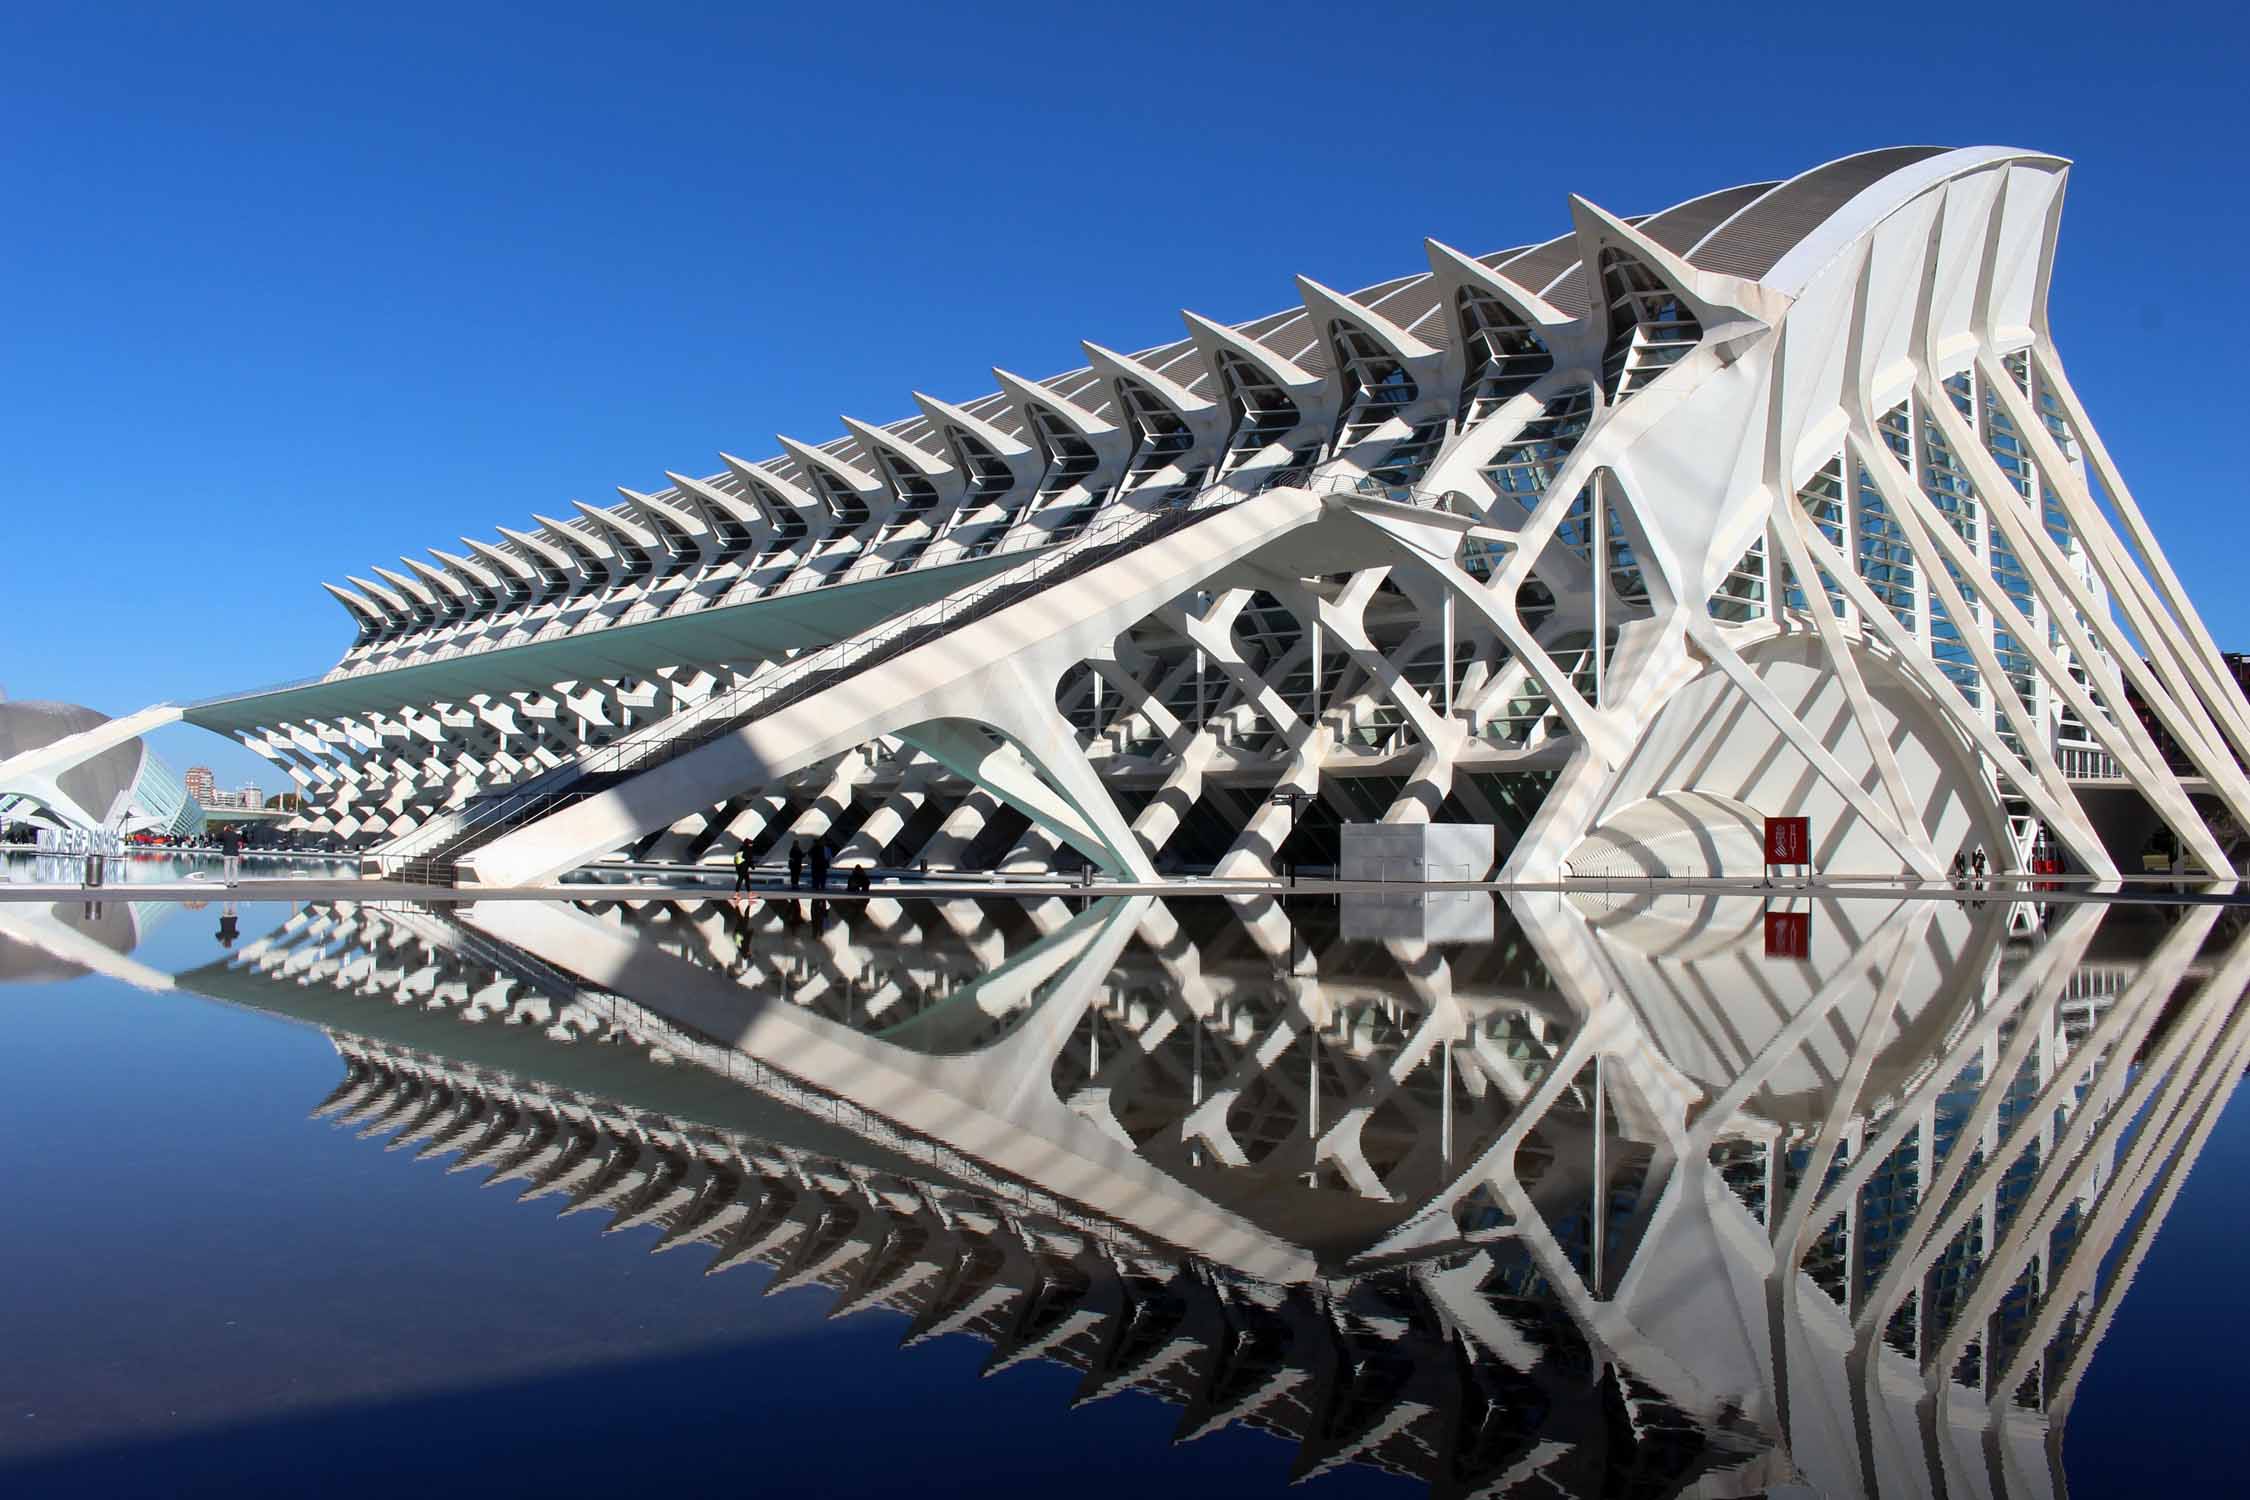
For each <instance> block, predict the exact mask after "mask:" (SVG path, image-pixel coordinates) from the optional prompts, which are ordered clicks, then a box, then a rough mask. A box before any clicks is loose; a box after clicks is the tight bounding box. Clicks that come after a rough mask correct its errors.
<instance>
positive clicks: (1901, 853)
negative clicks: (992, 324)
mask: <svg viewBox="0 0 2250 1500" xmlns="http://www.w3.org/2000/svg"><path fill="white" fill-rule="evenodd" d="M2067 172H2068V167H2067V164H2066V163H2065V162H2063V161H2061V160H2059V159H2057V158H2055V157H2051V156H2045V155H2040V154H2037V153H2032V152H2025V151H2014V150H2005V149H1999V148H1974V149H1963V150H1946V149H1940V148H1936V147H1900V148H1894V149H1889V150H1882V151H1873V152H1868V153H1865V154H1863V155H1859V156H1854V157H1850V158H1847V159H1844V160H1841V161H1836V162H1831V163H1829V164H1827V165H1825V166H1821V167H1817V168H1815V169H1813V170H1811V171H1809V172H1806V173H1804V174H1802V175H1800V176H1798V177H1795V178H1793V179H1790V180H1789V181H1786V182H1781V183H1754V184H1749V185H1746V186H1743V187H1737V188H1730V189H1726V190H1724V191H1721V192H1717V193H1710V194H1706V195H1704V196H1702V197H1698V198H1694V199H1691V200H1689V201H1687V202H1684V203H1681V204H1678V205H1676V206H1674V207H1672V208H1669V209H1666V210H1664V211H1663V212H1661V213H1656V214H1650V215H1646V216H1643V217H1638V218H1631V219H1626V218H1619V217H1616V216H1614V215H1612V214H1609V213H1607V212H1604V211H1603V210H1602V209H1600V208H1597V207H1595V206H1594V205H1593V204H1591V203H1587V202H1585V201H1583V200H1580V199H1573V200H1572V201H1571V203H1570V205H1569V208H1570V222H1569V225H1568V228H1567V230H1566V232H1564V233H1563V234H1561V235H1559V236H1557V237H1555V238H1552V239H1549V240H1546V241H1544V242H1543V243H1538V244H1531V245H1526V246H1522V247H1518V248H1514V249H1507V250H1501V251H1497V252H1492V253H1487V254H1481V255H1471V254H1466V253H1462V252H1459V251H1455V250H1452V249H1449V248H1447V247H1445V246H1443V245H1438V244H1435V243H1432V244H1430V245H1429V246H1428V258H1429V269H1428V270H1427V271H1424V272H1419V273H1415V274H1410V275H1404V276H1401V277H1399V278H1398V279H1396V280H1393V281H1388V282H1385V283H1382V284H1380V285H1377V286H1374V287H1369V288H1366V289H1364V290H1361V291H1359V292H1357V293H1353V294H1350V295H1346V294H1344V293H1340V292H1336V291H1332V290H1330V289H1328V288H1326V287H1323V286H1319V285H1317V284H1315V283H1313V282H1310V281H1304V280H1300V281H1299V283H1298V293H1299V299H1300V300H1299V303H1298V305H1296V306H1293V307H1291V308H1289V309H1287V310H1285V311H1282V312H1278V313H1275V314H1274V315H1272V316H1270V317H1267V318H1262V319H1259V320H1256V321H1254V322H1251V323H1248V324H1244V325H1242V326H1240V327H1232V328H1230V327H1224V326H1221V325H1219V324H1217V323H1213V322H1211V321H1208V320H1206V319H1203V318H1200V317H1197V316H1195V315H1194V314H1192V313H1191V314H1188V315H1186V321H1187V334H1188V336H1187V337H1186V338H1184V339H1182V340H1181V341H1179V342H1177V343H1174V344H1170V345H1166V346H1163V347H1161V348H1156V349H1149V350H1143V351H1141V352H1139V353H1138V354H1134V355H1124V354H1119V353H1115V352H1113V351H1111V350H1109V349H1107V348H1104V347H1102V346H1100V345H1097V344H1091V343H1089V344H1087V345H1086V346H1085V353H1086V357H1087V360H1088V363H1087V364H1086V365H1085V366H1084V367H1083V368H1080V369H1076V370H1073V371H1070V372H1069V373H1066V374H1063V375H1059V376H1055V377H1052V378H1050V379H1046V380H1039V381H1034V380H1028V379H1024V378H1021V377H1018V376H1015V375H1012V374H1009V373H1008V372H1006V371H996V372H995V375H996V378H997V380H998V382H999V387H1000V388H999V390H997V391H996V392H994V393H993V394H990V395H987V396H984V397H982V398H980V399H977V400H974V401H969V402H965V403H958V404H956V403H950V402H946V401H941V400H938V399H936V398H934V397H930V396H925V395H919V394H917V395H916V396H915V397H914V403H915V406H916V408H917V414H916V415H914V416H913V417H912V418H910V419H908V420H906V421H902V422H895V423H892V424H890V425H888V426H876V425H873V424H870V423H864V422H859V421H854V420H850V419H846V421H845V424H844V425H845V427H846V428H847V430H848V435H847V436H845V437H842V438H839V439H836V440H834V441H831V442H828V443H825V444H821V445H814V444H811V443H807V442H800V441H797V440H794V439H790V438H783V439H781V440H780V447H781V450H782V451H781V453H780V454H778V455H777V456H774V457H772V458H768V459H765V460H762V461H758V462H751V461H746V460H742V459H737V458H734V457H731V456H725V455H722V462H723V468H721V469H720V470H719V471H718V472H716V473H710V474H706V475H704V476H702V477H695V476H693V475H690V474H688V473H685V472H680V473H668V474H667V475H666V476H665V479H664V483H662V484H661V485H651V486H648V487H645V488H643V489H638V490H632V489H628V490H621V491H620V495H621V499H620V500H619V501H618V502H617V503H614V504H610V505H590V504H584V503H580V502H572V504H571V505H570V506H568V507H558V510H560V511H561V512H562V513H561V514H559V515H540V516H535V517H533V518H532V519H531V520H530V522H528V523H527V524H525V525H523V526H521V527H507V526H504V527H501V528H499V530H498V534H497V535H496V536H495V537H492V538H490V539H485V540H476V539H463V540H462V541H461V542H460V543H459V545H458V547H450V546H449V547H446V548H441V549H437V550H434V551H433V552H432V553H431V555H430V557H429V558H427V559H413V558H409V559H405V560H403V562H402V563H401V565H400V566H399V567H396V568H391V567H374V568H370V569H369V570H368V571H367V573H366V575H365V576H353V577H351V578H348V579H347V580H345V582H344V583H343V584H342V585H336V584H331V585H329V586H328V587H329V589H330V592H331V593H333V594H334V595H335V597H336V598H337V600H338V601H339V603H340V604H341V605H342V607H343V608H344V610H345V611H346V612H347V613H348V614H349V616H350V617H351V619H352V621H353V622H354V625H355V627H356V629H357V632H358V634H357V638H356V640H355V641H354V643H353V644H352V645H351V647H350V649H349V650H347V651H346V652H345V654H344V657H343V659H342V661H341V662H339V663H338V664H337V666H336V667H335V668H333V669H332V670H331V671H329V672H328V673H327V674H326V675H325V676H323V677H321V678H319V679H316V680H313V681H309V682H305V683H300V684H296V685H293V686H291V687H288V688H284V689H278V690H271V691H264V692H260V693H255V694H248V695H243V696H239V697H234V698H229V699H223V700H217V701H213V702H207V703H202V704H198V705H194V706H193V707H191V708H189V709H188V710H186V711H185V716H186V717H187V718H189V719H190V720H191V721H194V722H197V723H201V724H204V725H207V726H208V727H210V728H213V729H215V730H219V731H221V732H224V733H229V734H233V735H236V736H238V737H240V738H241V739H242V740H243V741H244V742H245V743H247V744H249V745H251V746H252V747H253V748H254V749H256V750H257V751H259V752H260V753H261V754H263V755H265V756H267V757H268V758H270V759H271V760H272V761H273V762H274V763H275V764H276V765H278V766H280V767H282V768H283V769H285V770H286V771H287V772H288V774H289V775H290V776H291V778H292V779H293V780H294V781H295V783H296V785H297V786H298V788H299V789H300V790H301V791H302V792H303V794H304V798H305V805H306V809H307V810H306V812H305V814H304V826H305V827H306V828H307V830H308V831H312V832H317V833H321V834H327V835H333V836H337V837H340V838H343V839H345V840H348V841H349V842H351V843H352V844H354V845H355V846H358V847H360V848H362V849H364V850H367V851H369V853H370V855H371V857H372V859H373V862H374V863H375V864H376V865H377V866H378V867H380V868H384V869H388V870H393V871H398V872H403V873H410V874H425V875H429V876H431V877H433V878H440V879H453V878H459V879H461V880H463V881H476V882H484V883H503V884H506V883H520V882H524V881H529V880H534V879H539V878H544V877H548V876H552V875H554V874H557V873H559V872H562V871H566V870H569V869H572V868H574V867H577V866H580V865H582V864H584V863H586V862H588V861H591V860H596V859H600V858H603V857H605V856H609V855H611V854H613V853H616V852H618V851H628V852H630V853H632V854H634V855H637V856H639V857H642V858H649V859H665V860H687V861H705V862H720V861H724V860H726V859H728V858H730V857H731V855H732V853H733V851H734V849H735V848H736V847H738V846H739V845H742V844H745V843H747V844H749V845H750V846H751V847H752V849H753V852H754V853H755V854H757V855H759V856H760V857H766V856H768V855H769V854H773V853H777V852H778V851H779V850H780V849H781V848H782V847H783V845H784V844H785V843H787V842H789V841H791V840H793V839H805V838H812V837H826V838H829V839H831V840H832V841H833V842H834V843H836V844H837V845H838V846H839V847H840V850H841V853H842V857H843V858H844V860H845V861H846V862H847V863H850V862H876V863H886V864H892V865H908V864H915V863H924V862H926V863H927V864H929V865H931V866H932V867H935V868H959V867H972V868H980V867H991V866H1045V865H1048V864H1051V863H1054V862H1057V861H1058V860H1059V861H1060V862H1063V863H1070V862H1073V861H1075V860H1076V859H1077V858H1078V857H1079V856H1081V855H1083V856H1084V857H1086V858H1089V859H1091V860H1092V861H1094V862H1095V863H1097V864H1099V865H1100V866H1102V867H1104V868H1106V869H1108V870H1111V871H1114V872H1117V873H1120V874H1134V875H1144V876H1145V875H1149V874H1153V873H1158V872H1161V871H1165V870H1169V869H1201V868H1217V869H1219V870H1222V871H1225V872H1228V873H1255V872H1261V871H1267V870H1271V869H1273V868H1274V867H1275V865H1276V863H1277V861H1278V859H1279V857H1280V856H1279V853H1278V850H1279V846H1280V844H1281V843H1282V842H1283V840H1284V838H1285V837H1288V836H1290V833H1291V830H1292V828H1295V829H1296V833H1295V837H1296V839H1297V840H1298V843H1297V844H1296V846H1295V847H1293V848H1292V850H1291V851H1289V852H1290V854H1291V856H1293V857H1295V858H1297V859H1298V860H1300V861H1301V862H1316V863H1324V862H1327V861H1328V860H1331V859H1333V857H1334V856H1333V848H1334V838H1335V833H1334V830H1335V827H1336V825H1337V824H1339V823H1346V822H1358V821H1384V822H1391V823H1412V822H1421V821H1435V822H1461V823H1476V824H1485V825H1490V826H1492V827H1494V828H1496V829H1497V830H1498V831H1499V843H1500V860H1501V865H1502V869H1503V872H1504V873H1505V874H1506V875H1508V876H1511V877H1521V878H1552V877H1554V876H1555V875H1557V874H1558V873H1564V872H1568V873H1575V874H1580V875H1586V874H1600V873H1615V872H1619V871H1632V872H1636V873H1638V872H1665V873H1673V874H1685V873H1697V872H1706V871H1714V870H1716V871H1726V872H1736V871H1743V870H1754V869H1755V868H1757V865H1758V862H1759V844H1758V834H1759V824H1760V820H1761V819H1762V818H1763V817H1765V816H1768V815H1774V814H1803V815H1807V816H1809V817H1811V818H1812V820H1813V838H1814V854H1815V863H1816V865H1817V866H1818V867H1819V868H1821V869H1823V870H1826V871H1830V872H1865V873H1891V874H1897V873H1916V874H1921V875H1924V876H1933V875H1937V874H1939V873H1941V872H1942V871H1943V870H1944V869H1945V867H1946V865H1947V864H1948V862H1949V861H1950V860H1951V859H1952V857H1953V856H1954V855H1955V854H1956V853H1959V852H1963V851H1966V850H1969V849H1973V848H1976V847H1982V848H1985V849H1987V850H1988V851H1990V854H1991V856H1992V858H1993V861H1994V863H1995V865H1996V866H1997V867H1999V868H2002V869H2008V868H2015V867H2021V866H2023V865H2024V864H2025V863H2026V862H2027V861H2029V860H2030V859H2031V858H2032V857H2033V853H2034V849H2035V847H2038V848H2040V849H2041V852H2048V851H2051V852H2052V853H2054V854H2055V855H2056V856H2057V857H2059V858H2061V859H2063V860H2065V861H2066V862H2067V863H2068V864H2070V865H2071V866H2073V867H2075V868H2078V869H2081V870H2086V871H2091V872H2095V873H2098V874H2104V875H2106V874H2111V873H2115V872H2116V871H2117V870H2118V869H2119V868H2120V867H2121V866H2123V867H2126V868H2132V869H2138V868H2140V864H2141V856H2142V854H2143V852H2144V850H2145V849H2148V848H2150V847H2154V848H2156V849H2157V850H2158V851H2159V852H2160V853H2161V854H2162V855H2163V856H2164V857H2165V858H2166V859H2168V860H2169V859H2175V858H2176V859H2177V860H2179V861H2183V862H2184V863H2185V864H2186V865H2188V866H2190V867H2194V868H2199V869H2209V870H2214V871H2216V870H2231V868H2232V863H2233V860H2234V858H2235V844H2236V842H2237V840H2238V838H2239V837H2240V832H2241V830H2242V828H2243V827H2245V826H2250V779H2246V777H2245V775H2244V771H2243V757H2244V753H2245V751H2246V750H2250V706H2246V705H2245V702H2244V699H2243V695H2242V693H2241V691H2240V690H2239V688H2238V687H2237V685H2236V680H2235V677H2234V675H2233V673H2232V671H2231V670H2230V666H2229V664H2228V663H2227V662H2226V661H2225V660H2223V659H2222V658H2221V656H2220V654H2219V652H2218V650H2217V648H2216V646H2215V644H2214V642H2213V641H2212V640H2211V639H2210V637H2209V634H2208V632H2207V631H2206V630H2205V629H2204V627H2203V625H2202V623H2201V622H2200V621H2199V620H2198V619H2197V617H2196V615H2195V612H2194V609H2193V607H2192V605H2191V604H2190V602H2189V601H2188V600H2187V598H2186V597H2185V596H2184V594H2183V593H2182V590H2181V587H2180V583H2179V580H2178V578H2177V577H2176V575H2175V574H2174V572H2173V570H2172V569H2171V567H2170V566H2169V564H2168V563H2167V562H2166V561H2165V558H2164V555H2163V553H2162V551H2161V550H2160V549H2159V547H2158V545H2157V542H2156V539H2155V537H2154V536H2153V535H2152V534H2151V532H2150V530H2149V527H2148V525H2147V523H2146V521H2145V519H2144V517H2143V514H2142V511H2141V509H2140V507H2139V506H2138V504H2137V503H2136V502H2135V500H2134V498H2133V495H2132V492H2131V491H2130V490H2129V489H2128V488H2127V486H2126V484H2125V481H2124V478H2123V476H2122V475H2120V474H2119V473H2118V472H2117V469H2116V466H2115V465H2114V463H2112V461H2111V459H2110V457H2109V454H2108V452H2107V451H2106V450H2105V449H2104V447H2103V445H2102V442H2101V439H2100V437H2099V436H2098V435H2097V433H2096V432H2095V430H2094V428H2093V426H2092V423H2091V421H2090V420H2089V417H2088V415H2087V413H2086V411H2085V409H2084V407H2083V406H2082V405H2081V404H2080V402H2079V400H2078V398H2077V396H2076V394H2075V393H2074V392H2073V390H2072V388H2071V384H2070V381H2069V379H2068V377H2067V375H2066V373H2065V369H2064V365H2063V361H2062V357H2061V354H2060V352H2059V351H2058V350H2057V348H2056V346H2055V343H2054V340H2053V338H2052V335H2051V331H2050V329H2049V326H2048V319H2047V291H2048V285H2049V280H2050V277H2051V275H2052V273H2053V269H2054V265H2055V246H2056V233H2057V226H2058V223H2059V218H2060V210H2061V204H2062V194H2063V186H2064V182H2065V179H2066V176H2067ZM902 295H905V294H903V293H902ZM1276 792H1282V793H1294V794H1296V796H1295V798H1294V799H1293V800H1292V799H1288V798H1284V799H1283V800H1278V801H1277V800H1276V799H1275V795H1274V794H1275V793H1276ZM2042 836H2044V839H2045V840H2046V841H2048V842H2046V843H2044V844H2042V843H2041V840H2042ZM1065 851H1073V852H1067V853H1066V852H1065Z"/></svg>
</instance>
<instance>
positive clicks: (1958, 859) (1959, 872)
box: [1953, 849, 1969, 886]
mask: <svg viewBox="0 0 2250 1500" xmlns="http://www.w3.org/2000/svg"><path fill="white" fill-rule="evenodd" d="M1953 883H1954V884H1955V885H1956V886H1963V885H1967V884H1968V883H1969V856H1968V855H1966V854H1963V853H1962V852H1961V851H1960V850H1958V849H1956V850H1954V851H1953Z"/></svg>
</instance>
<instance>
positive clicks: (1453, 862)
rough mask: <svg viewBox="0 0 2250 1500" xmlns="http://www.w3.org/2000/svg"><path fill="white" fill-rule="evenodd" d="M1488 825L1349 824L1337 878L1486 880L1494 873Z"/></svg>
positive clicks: (1344, 828)
mask: <svg viewBox="0 0 2250 1500" xmlns="http://www.w3.org/2000/svg"><path fill="white" fill-rule="evenodd" d="M1492 860H1493V840H1492V829H1491V827H1490V826H1489V825H1487V824H1483V823H1347V824H1345V825H1344V827H1343V848H1342V857H1341V862H1340V868H1339V869H1338V871H1337V873H1338V874H1339V875H1340V876H1342V878H1344V879H1345V880H1482V879H1484V878H1485V877H1486V876H1487V875H1489V874H1491V873H1492Z"/></svg>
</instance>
